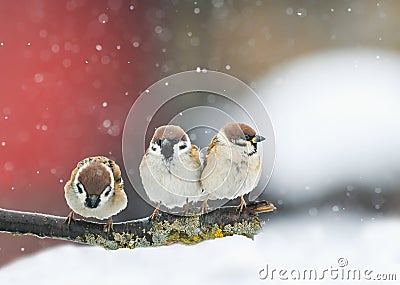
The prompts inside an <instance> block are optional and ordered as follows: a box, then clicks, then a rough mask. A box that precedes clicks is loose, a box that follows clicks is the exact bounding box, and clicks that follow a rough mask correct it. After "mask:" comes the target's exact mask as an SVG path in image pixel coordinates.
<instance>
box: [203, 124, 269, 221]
mask: <svg viewBox="0 0 400 285" xmlns="http://www.w3.org/2000/svg"><path fill="white" fill-rule="evenodd" d="M263 140H265V138H264V137H262V136H259V135H257V134H256V132H255V131H254V130H253V128H251V127H250V126H248V125H246V124H243V123H229V124H227V125H226V126H224V127H223V128H222V129H221V130H220V131H219V132H218V134H216V135H215V136H214V137H213V139H212V141H211V143H210V144H209V145H208V148H207V154H206V159H205V161H204V169H203V172H202V174H201V180H200V181H201V186H202V189H203V190H204V191H205V193H206V194H207V197H206V199H205V200H204V202H203V204H202V206H201V213H204V210H205V209H206V208H207V200H208V199H211V200H216V199H230V200H231V199H235V198H236V197H239V196H240V199H241V202H240V205H239V206H238V208H239V210H240V212H241V211H242V210H243V207H245V206H246V202H245V200H244V198H243V195H245V194H247V193H249V192H251V191H252V190H253V189H254V188H255V187H256V186H257V184H258V181H259V180H260V174H261V159H260V156H259V154H258V152H257V143H259V142H261V141H263Z"/></svg>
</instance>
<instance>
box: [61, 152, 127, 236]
mask: <svg viewBox="0 0 400 285" xmlns="http://www.w3.org/2000/svg"><path fill="white" fill-rule="evenodd" d="M64 190H65V199H66V200H67V204H68V206H69V207H70V208H71V210H72V211H71V212H70V213H69V215H68V217H67V220H66V222H67V223H68V224H70V223H71V221H73V220H74V212H75V213H77V214H79V215H81V216H83V217H94V218H97V219H101V220H102V219H108V221H107V224H106V227H105V231H107V232H110V231H111V228H112V216H113V215H116V214H118V213H119V212H120V211H122V210H123V209H125V208H126V206H127V203H128V199H127V197H126V194H125V191H124V185H123V181H122V178H121V171H120V168H119V166H118V165H117V164H116V163H115V162H114V161H113V160H111V159H108V158H107V157H104V156H96V157H88V158H85V159H84V160H82V161H80V162H79V163H78V165H77V166H76V168H75V169H74V170H73V171H72V174H71V178H70V180H69V181H68V182H67V183H66V184H65V187H64Z"/></svg>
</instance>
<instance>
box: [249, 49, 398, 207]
mask: <svg viewBox="0 0 400 285" xmlns="http://www.w3.org/2000/svg"><path fill="white" fill-rule="evenodd" d="M377 56H379V58H377ZM377 59H379V60H377ZM354 63H356V64H357V67H355V66H354ZM398 74H400V55H399V54H398V53H395V52H390V51H387V50H380V49H362V48H357V49H335V50H328V51H324V52H320V53H315V54H312V55H310V56H306V57H303V58H300V59H298V60H295V61H292V62H288V63H286V64H285V65H283V66H281V67H280V68H278V69H275V70H273V71H272V72H270V73H269V74H268V75H267V76H265V77H264V78H263V79H260V80H259V81H258V82H257V85H256V86H257V87H256V92H257V93H258V94H259V95H260V97H261V98H262V100H263V102H264V104H265V106H266V108H267V110H268V111H269V114H270V116H271V120H272V123H273V125H274V130H275V134H276V146H277V149H276V151H277V153H276V163H275V170H274V173H273V175H272V178H271V181H270V184H269V186H268V188H269V189H274V191H276V189H279V191H282V193H284V194H285V196H284V197H283V196H281V197H280V198H285V200H286V199H289V200H292V201H299V200H303V199H315V198H316V197H319V196H321V195H323V194H325V193H326V192H329V191H332V189H333V188H336V189H338V190H343V189H345V188H346V186H347V187H350V188H348V191H351V190H350V189H354V188H355V187H357V190H358V189H359V188H360V187H358V186H360V185H362V187H361V188H364V189H371V192H373V190H374V189H375V188H376V187H378V188H382V189H387V188H391V189H395V188H396V186H395V185H398V183H400V181H399V179H398V178H396V175H395V173H397V172H398V171H399V170H400V164H399V161H400V152H399V151H398V146H399V145H400V113H399V112H398V106H399V105H400V97H399V96H398V95H399V93H400V82H399V80H398ZM305 187H308V188H305ZM303 189H305V190H306V191H304V190H303ZM266 192H268V189H267V191H266ZM265 194H266V195H268V193H265Z"/></svg>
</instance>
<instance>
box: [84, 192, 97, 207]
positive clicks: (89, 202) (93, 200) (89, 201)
mask: <svg viewBox="0 0 400 285" xmlns="http://www.w3.org/2000/svg"><path fill="white" fill-rule="evenodd" d="M99 203H100V197H99V196H98V195H89V196H88V197H86V200H85V206H86V207H88V208H92V209H93V208H96V207H97V206H98V205H99Z"/></svg>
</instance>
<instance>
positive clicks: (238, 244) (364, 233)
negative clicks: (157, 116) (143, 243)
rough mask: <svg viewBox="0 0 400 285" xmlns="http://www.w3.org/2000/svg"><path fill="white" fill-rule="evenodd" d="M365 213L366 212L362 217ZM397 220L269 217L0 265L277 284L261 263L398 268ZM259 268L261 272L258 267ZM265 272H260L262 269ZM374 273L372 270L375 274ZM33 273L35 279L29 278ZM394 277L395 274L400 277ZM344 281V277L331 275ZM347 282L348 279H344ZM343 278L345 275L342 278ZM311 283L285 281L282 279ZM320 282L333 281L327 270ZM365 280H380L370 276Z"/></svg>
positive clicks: (63, 279)
mask: <svg viewBox="0 0 400 285" xmlns="http://www.w3.org/2000/svg"><path fill="white" fill-rule="evenodd" d="M366 220H368V219H366ZM399 229H400V221H399V220H398V219H385V220H368V221H365V222H363V223H360V222H359V216H352V215H346V216H342V219H338V218H337V216H335V215H330V216H329V215H323V216H322V218H321V216H320V218H318V219H316V218H310V217H308V218H303V217H291V218H289V219H285V221H284V220H282V219H276V220H275V219H274V220H273V221H271V222H267V223H266V224H265V225H264V231H263V233H261V234H260V235H258V236H256V237H255V240H254V241H252V240H251V239H247V238H245V237H241V236H235V237H228V238H223V239H217V240H214V241H207V242H203V243H200V244H198V245H195V246H184V245H173V246H167V247H160V248H138V249H135V250H127V249H120V250H117V251H107V250H104V249H102V248H98V247H85V246H74V245H65V246H60V247H57V248H53V249H50V250H46V251H42V252H40V253H37V254H35V255H32V256H30V257H27V258H24V259H20V260H18V261H16V262H14V263H12V264H10V265H8V266H6V267H3V268H2V269H1V270H0V280H2V282H4V284H24V283H26V284H27V283H32V280H34V281H39V280H40V284H43V285H45V284H55V283H57V284H71V282H72V283H75V282H77V283H79V284H84V283H86V282H87V283H89V282H90V283H91V284H116V283H118V282H124V283H126V282H128V281H129V282H134V283H135V284H145V282H146V284H147V283H148V282H150V284H155V283H156V282H160V283H162V284H182V283H188V284H191V285H195V284H218V283H220V284H226V283H228V282H229V283H232V284H241V283H242V284H260V282H261V283H262V281H264V282H266V283H267V282H268V284H282V283H281V282H283V281H282V280H280V279H279V277H278V275H275V277H274V279H273V280H271V275H269V277H268V278H266V279H265V280H261V279H260V276H259V274H261V277H265V269H266V266H267V265H268V268H269V270H270V271H271V270H272V269H276V270H278V271H279V270H281V269H286V270H288V271H289V270H300V271H301V270H305V269H315V270H319V271H320V272H322V271H323V270H324V269H332V268H334V269H335V268H338V269H340V268H341V267H339V264H338V262H339V261H338V260H339V259H340V258H341V259H342V260H341V261H340V262H342V261H343V260H345V261H346V262H348V265H347V266H346V267H345V269H348V270H350V269H351V270H353V269H357V270H366V269H368V270H372V271H373V272H374V274H375V273H396V272H398V270H399V269H400V267H399V263H400V246H399V243H398V240H399V239H400V230H399ZM263 269H264V271H262V272H261V273H260V271H261V270H263ZM270 273H271V272H270ZM263 274H264V275H263ZM373 276H374V275H373ZM33 278H34V279H33ZM398 278H400V276H398ZM337 282H338V283H336V284H339V282H342V283H340V284H343V281H341V280H337ZM345 282H346V281H345ZM347 282H348V281H347ZM286 283H289V284H310V283H309V281H308V282H306V281H304V282H303V281H299V280H290V278H289V280H286V281H285V283H284V284H286ZM318 284H335V283H334V282H332V280H331V279H330V277H329V278H328V276H326V278H325V280H324V281H323V282H321V283H318ZM368 284H380V283H378V282H374V281H368Z"/></svg>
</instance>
